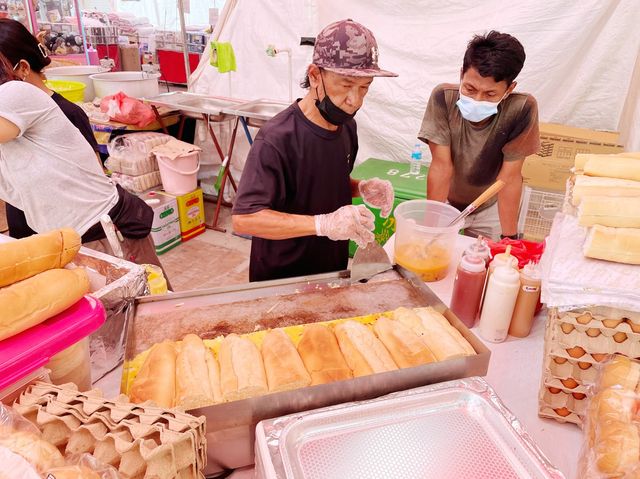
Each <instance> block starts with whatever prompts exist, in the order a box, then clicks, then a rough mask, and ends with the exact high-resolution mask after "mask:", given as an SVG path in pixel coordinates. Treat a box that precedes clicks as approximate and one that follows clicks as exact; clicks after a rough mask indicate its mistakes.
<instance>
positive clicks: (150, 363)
mask: <svg viewBox="0 0 640 479" xmlns="http://www.w3.org/2000/svg"><path fill="white" fill-rule="evenodd" d="M176 356H177V352H176V347H175V344H174V343H173V342H171V341H164V342H162V343H158V344H155V345H153V347H152V348H151V351H150V352H149V355H148V356H147V358H146V359H145V361H144V363H143V364H142V367H141V368H140V371H139V372H138V375H137V376H136V378H135V379H134V380H133V383H132V384H131V389H130V391H129V399H130V400H131V402H134V403H141V402H144V401H153V402H154V403H156V404H157V405H158V406H160V407H166V408H172V407H173V406H174V405H175V395H176Z"/></svg>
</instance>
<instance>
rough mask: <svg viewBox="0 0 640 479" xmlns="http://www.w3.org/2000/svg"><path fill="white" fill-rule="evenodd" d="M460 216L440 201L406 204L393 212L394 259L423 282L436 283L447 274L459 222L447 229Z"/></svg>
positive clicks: (461, 221) (460, 225)
mask: <svg viewBox="0 0 640 479" xmlns="http://www.w3.org/2000/svg"><path fill="white" fill-rule="evenodd" d="M458 214H460V212H459V211H458V210H457V209H455V208H454V207H453V206H451V205H448V204H446V203H441V202H439V201H431V200H411V201H405V202H404V203H401V204H400V205H398V206H397V207H396V209H395V212H394V216H395V218H396V239H395V252H394V253H395V259H396V263H398V264H399V265H400V266H403V267H405V268H407V269H408V270H410V271H413V272H414V273H416V274H417V275H418V276H420V278H421V279H422V280H423V281H439V280H441V279H443V278H445V277H446V276H447V273H448V272H449V270H450V266H451V258H452V256H453V253H454V250H455V245H456V235H457V234H458V232H459V231H460V229H461V228H462V226H463V225H464V220H460V221H459V222H458V223H456V224H455V225H453V226H447V225H448V224H449V223H450V222H451V220H453V219H454V218H455V217H456V216H458Z"/></svg>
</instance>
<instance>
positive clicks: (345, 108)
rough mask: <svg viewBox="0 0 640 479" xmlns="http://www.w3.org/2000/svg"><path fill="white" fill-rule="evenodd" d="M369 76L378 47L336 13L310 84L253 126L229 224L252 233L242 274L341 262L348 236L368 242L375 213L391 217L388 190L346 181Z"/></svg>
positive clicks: (306, 270)
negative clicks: (357, 199)
mask: <svg viewBox="0 0 640 479" xmlns="http://www.w3.org/2000/svg"><path fill="white" fill-rule="evenodd" d="M376 76H385V77H391V76H397V75H396V74H395V73H391V72H388V71H385V70H381V69H380V68H379V67H378V45H377V43H376V40H375V38H374V36H373V34H372V33H371V31H369V30H368V29H367V28H366V27H364V26H363V25H360V24H359V23H356V22H354V21H353V20H342V21H339V22H335V23H332V24H331V25H329V26H327V27H325V28H324V29H323V30H322V31H321V32H320V34H319V35H318V36H317V38H316V42H315V47H314V52H313V63H312V64H311V65H309V66H308V68H307V76H306V78H305V80H304V82H303V84H302V86H303V87H304V88H308V89H309V91H308V93H307V94H306V95H305V97H304V98H303V99H301V100H297V101H296V102H294V103H293V104H292V105H291V106H290V107H288V108H287V109H286V110H284V111H283V112H281V113H279V114H278V115H276V116H275V117H274V118H273V119H271V120H270V121H268V122H267V123H266V124H265V125H264V126H263V127H262V128H261V129H260V131H259V132H258V135H257V136H256V139H255V142H254V144H253V146H252V148H251V151H250V152H249V155H248V157H247V162H246V165H245V168H244V172H243V174H242V179H241V181H240V186H239V189H238V196H237V197H236V200H235V205H234V208H233V228H234V230H235V231H236V232H237V233H242V234H249V235H252V236H253V239H252V244H251V263H250V267H249V279H250V280H251V281H264V280H268V279H277V278H286V277H294V276H303V275H308V274H317V273H324V272H329V271H338V270H342V269H345V268H346V267H347V261H348V240H350V239H352V240H354V241H355V242H356V243H358V244H359V245H360V246H363V245H365V244H367V243H368V242H370V241H373V233H372V230H373V227H374V224H373V214H372V213H371V212H370V211H369V210H368V209H367V208H366V207H365V206H363V205H360V206H354V205H352V204H351V198H352V197H353V196H357V195H361V196H362V198H363V200H364V201H365V203H367V204H368V205H370V206H372V207H375V208H380V210H381V215H382V216H388V215H389V213H390V212H391V208H392V206H393V188H392V187H391V184H390V183H389V182H388V181H382V180H379V179H377V178H374V179H371V180H365V181H357V180H354V179H351V178H350V174H351V170H352V168H353V164H354V161H355V158H356V153H357V151H358V136H357V131H356V123H355V120H354V119H353V117H354V116H355V114H356V112H357V111H358V109H359V108H360V107H361V106H362V103H363V100H364V97H365V96H366V94H367V91H368V89H369V86H370V85H371V82H372V81H373V77H376Z"/></svg>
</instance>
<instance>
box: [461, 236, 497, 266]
mask: <svg viewBox="0 0 640 479" xmlns="http://www.w3.org/2000/svg"><path fill="white" fill-rule="evenodd" d="M464 255H475V256H480V257H481V258H482V259H483V260H484V262H485V265H487V266H488V265H489V260H490V259H491V248H489V245H488V244H487V242H486V241H485V239H484V238H483V237H482V236H478V239H477V241H476V242H475V243H473V244H471V245H469V246H468V247H467V249H465V250H464Z"/></svg>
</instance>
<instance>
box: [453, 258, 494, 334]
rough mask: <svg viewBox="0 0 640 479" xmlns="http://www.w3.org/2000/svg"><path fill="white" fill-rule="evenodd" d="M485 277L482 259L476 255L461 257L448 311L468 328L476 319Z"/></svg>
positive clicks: (485, 272) (485, 269) (485, 270)
mask: <svg viewBox="0 0 640 479" xmlns="http://www.w3.org/2000/svg"><path fill="white" fill-rule="evenodd" d="M486 276H487V267H486V266H485V261H484V258H482V257H480V256H477V255H465V256H463V257H462V259H461V260H460V264H459V265H458V269H457V271H456V279H455V282H454V283H453V294H452V296H451V308H450V309H451V311H453V313H454V314H455V315H456V316H458V318H460V321H462V322H463V323H464V324H465V325H466V326H467V327H468V328H472V327H473V325H474V324H475V322H476V318H477V317H478V311H479V309H480V300H481V299H482V291H483V289H484V281H485V278H486Z"/></svg>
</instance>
